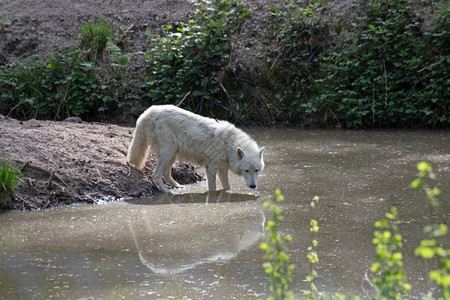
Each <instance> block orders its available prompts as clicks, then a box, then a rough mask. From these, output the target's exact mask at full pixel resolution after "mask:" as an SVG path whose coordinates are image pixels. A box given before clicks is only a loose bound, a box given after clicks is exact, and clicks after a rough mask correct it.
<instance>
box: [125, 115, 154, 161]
mask: <svg viewBox="0 0 450 300" xmlns="http://www.w3.org/2000/svg"><path fill="white" fill-rule="evenodd" d="M143 123H144V124H145V122H143ZM144 124H142V123H140V122H138V123H137V125H136V129H135V130H134V135H133V140H132V141H131V145H130V147H129V148H128V155H127V162H128V163H129V164H130V165H131V166H133V167H135V168H136V169H138V170H140V169H142V167H143V166H144V164H145V161H146V160H147V155H148V150H149V144H148V143H147V135H146V134H145V126H144Z"/></svg>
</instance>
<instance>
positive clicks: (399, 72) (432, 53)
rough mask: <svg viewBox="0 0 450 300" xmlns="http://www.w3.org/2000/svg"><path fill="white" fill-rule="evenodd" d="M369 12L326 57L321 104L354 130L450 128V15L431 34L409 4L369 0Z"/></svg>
mask: <svg viewBox="0 0 450 300" xmlns="http://www.w3.org/2000/svg"><path fill="white" fill-rule="evenodd" d="M365 11H366V15H365V16H364V17H361V18H360V19H359V22H357V23H354V24H353V30H352V33H351V35H350V36H349V37H348V38H347V40H346V41H345V42H344V43H343V44H342V45H340V46H339V45H336V46H335V47H333V48H331V50H330V51H329V52H328V53H327V54H324V55H323V56H322V59H323V62H322V71H323V73H324V74H325V75H326V77H325V78H324V79H323V88H322V92H321V96H320V97H319V98H318V99H319V101H320V102H321V105H322V106H323V107H326V108H327V109H330V110H331V111H333V113H334V115H335V120H334V121H335V122H339V123H341V124H342V125H343V126H345V127H348V128H361V127H388V126H403V127H406V126H416V125H426V126H445V125H446V124H448V122H449V120H450V107H449V101H448V99H449V97H450V95H449V89H448V84H449V83H450V78H449V77H448V70H449V67H450V57H449V55H448V47H447V48H445V47H446V45H444V44H448V39H445V37H448V34H449V31H450V27H449V21H448V17H449V13H450V12H449V11H448V10H444V11H441V12H440V15H441V18H442V19H444V18H445V17H446V18H447V20H446V22H443V23H440V24H439V25H437V24H435V25H434V26H433V27H432V31H431V32H429V33H427V32H424V31H423V29H422V28H423V24H422V21H421V20H420V19H419V18H418V17H417V16H416V14H415V12H414V11H413V9H412V8H411V6H410V4H409V2H408V1H406V0H398V1H369V2H368V3H367V7H366V9H365ZM438 15H439V14H438ZM445 40H447V41H446V42H445ZM447 46H448V45H447Z"/></svg>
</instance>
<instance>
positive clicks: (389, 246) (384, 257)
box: [372, 207, 411, 300]
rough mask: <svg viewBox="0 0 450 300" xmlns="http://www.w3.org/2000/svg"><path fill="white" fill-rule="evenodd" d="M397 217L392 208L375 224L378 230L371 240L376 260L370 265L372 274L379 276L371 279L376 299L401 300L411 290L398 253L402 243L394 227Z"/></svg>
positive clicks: (395, 209)
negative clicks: (375, 291) (376, 289)
mask: <svg viewBox="0 0 450 300" xmlns="http://www.w3.org/2000/svg"><path fill="white" fill-rule="evenodd" d="M397 215H398V214H397V208H396V207H392V208H391V211H390V212H388V213H386V214H385V216H386V218H385V219H382V220H379V221H377V222H375V227H376V228H378V230H376V231H375V232H374V238H373V240H372V242H373V243H374V244H375V245H376V248H375V252H376V253H375V259H376V260H377V262H375V263H374V264H373V265H372V272H374V273H375V274H378V275H379V277H376V278H374V279H373V283H374V285H375V286H376V287H377V288H378V293H377V297H378V298H381V299H386V300H389V299H401V297H402V296H404V295H406V294H407V292H408V291H409V290H410V289H411V285H410V284H408V283H407V282H406V281H405V279H406V275H405V272H404V270H403V260H402V259H403V255H402V253H401V252H400V248H401V247H402V246H403V243H402V236H401V235H400V234H399V233H398V229H397V225H396V223H397Z"/></svg>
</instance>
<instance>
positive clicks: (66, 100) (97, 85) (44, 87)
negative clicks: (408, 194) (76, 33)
mask: <svg viewBox="0 0 450 300" xmlns="http://www.w3.org/2000/svg"><path fill="white" fill-rule="evenodd" d="M105 31H106V33H105ZM82 33H83V39H82V45H83V48H81V49H76V50H74V51H72V52H69V53H57V54H55V55H54V56H53V57H49V58H47V60H46V61H44V62H43V61H41V60H39V59H38V58H36V57H32V58H30V59H29V60H28V61H27V62H21V63H17V64H12V65H4V66H1V68H0V86H1V98H2V101H5V102H6V103H7V105H8V106H9V107H10V112H9V114H10V115H11V116H14V117H17V118H21V119H29V118H36V119H56V120H61V119H65V118H66V117H70V116H81V117H83V118H84V119H92V118H94V119H98V118H99V117H100V116H102V114H104V113H105V112H106V111H108V110H114V109H117V108H118V107H120V106H122V105H124V104H129V103H130V100H131V99H133V98H134V95H133V94H132V93H131V90H130V88H126V87H124V86H123V76H124V75H123V73H120V72H117V73H116V70H117V69H119V68H120V62H125V61H126V58H127V56H126V55H124V54H122V53H118V52H117V50H116V49H115V48H114V47H113V44H112V42H111V41H110V39H111V28H110V27H108V26H107V25H106V23H101V24H91V23H86V24H85V25H83V26H82ZM110 44H111V45H110ZM108 49H112V50H110V51H107V50H108ZM124 57H125V58H124Z"/></svg>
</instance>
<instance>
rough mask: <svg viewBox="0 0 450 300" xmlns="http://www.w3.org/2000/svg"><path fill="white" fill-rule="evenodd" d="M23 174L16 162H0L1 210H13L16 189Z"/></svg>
mask: <svg viewBox="0 0 450 300" xmlns="http://www.w3.org/2000/svg"><path fill="white" fill-rule="evenodd" d="M21 177H22V174H21V173H20V172H19V168H18V167H16V166H15V164H14V162H11V161H8V160H7V159H6V158H3V159H2V161H1V162H0V208H11V207H12V206H13V204H12V202H11V200H12V198H13V195H14V189H15V188H16V186H17V185H18V184H19V183H20V180H21Z"/></svg>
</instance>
